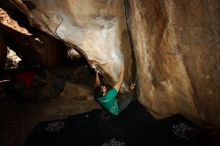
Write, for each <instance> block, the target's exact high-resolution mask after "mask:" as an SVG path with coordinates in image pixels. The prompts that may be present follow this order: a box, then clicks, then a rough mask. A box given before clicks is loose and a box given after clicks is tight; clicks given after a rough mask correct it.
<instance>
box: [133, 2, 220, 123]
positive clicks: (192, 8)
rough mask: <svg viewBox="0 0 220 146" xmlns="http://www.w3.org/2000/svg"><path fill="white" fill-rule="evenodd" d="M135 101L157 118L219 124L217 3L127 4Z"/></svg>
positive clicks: (219, 57)
mask: <svg viewBox="0 0 220 146" xmlns="http://www.w3.org/2000/svg"><path fill="white" fill-rule="evenodd" d="M129 3H130V11H131V12H130V14H131V16H130V21H131V32H132V38H133V44H134V52H135V58H136V64H137V72H138V78H139V82H140V92H139V99H140V101H141V102H142V103H143V104H144V105H146V106H147V107H148V108H149V109H150V110H151V112H152V113H154V115H155V116H157V117H158V118H162V117H164V116H168V115H171V114H173V113H175V112H180V113H182V114H184V115H185V116H187V117H189V118H191V119H192V120H194V121H196V122H209V123H212V124H215V125H220V116H219V113H220V109H219V108H218V105H219V103H220V99H219V91H218V89H220V82H219V81H220V78H219V77H218V73H219V71H220V70H219V69H220V68H219V67H218V64H219V61H220V52H219V49H220V47H219V45H220V39H219V35H220V31H219V30H220V29H219V28H220V27H219V23H220V19H219V12H220V5H219V4H220V3H219V2H217V1H209V0H194V1H190V0H185V1H175V0H166V1H163V0H158V1H155V0H145V1H141V0H138V1H137V0H129Z"/></svg>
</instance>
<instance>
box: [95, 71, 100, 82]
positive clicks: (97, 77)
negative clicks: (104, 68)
mask: <svg viewBox="0 0 220 146" xmlns="http://www.w3.org/2000/svg"><path fill="white" fill-rule="evenodd" d="M95 76H96V79H95V83H96V85H97V86H99V85H100V79H99V73H98V72H97V71H96V75H95Z"/></svg>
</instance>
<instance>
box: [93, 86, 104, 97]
mask: <svg viewBox="0 0 220 146" xmlns="http://www.w3.org/2000/svg"><path fill="white" fill-rule="evenodd" d="M102 95H103V90H102V87H101V86H97V87H95V90H94V97H95V98H96V99H97V98H99V97H102Z"/></svg>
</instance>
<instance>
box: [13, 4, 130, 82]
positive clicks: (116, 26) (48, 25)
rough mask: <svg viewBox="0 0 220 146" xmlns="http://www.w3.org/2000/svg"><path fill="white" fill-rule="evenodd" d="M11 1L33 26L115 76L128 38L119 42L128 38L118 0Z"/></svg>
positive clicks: (128, 55)
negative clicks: (60, 40) (22, 2)
mask: <svg viewBox="0 0 220 146" xmlns="http://www.w3.org/2000/svg"><path fill="white" fill-rule="evenodd" d="M15 3H16V5H17V6H19V8H21V9H22V10H23V11H24V12H25V13H26V14H27V15H28V16H29V18H30V20H31V23H32V24H33V25H34V26H37V27H39V28H40V29H41V30H43V31H45V32H47V33H49V34H51V35H53V36H55V37H57V38H60V39H62V40H64V41H65V42H66V43H67V44H68V45H69V46H70V47H71V46H72V47H75V46H77V47H76V48H78V51H79V52H80V53H82V54H83V55H84V57H86V58H87V59H88V61H89V62H90V64H93V63H95V64H98V65H99V66H100V67H101V68H102V69H103V71H105V73H107V74H106V75H110V77H112V79H113V81H116V80H117V79H118V74H119V73H120V66H121V64H122V63H123V62H124V56H123V54H125V53H126V54H127V55H126V57H128V58H130V54H131V53H130V52H131V50H130V49H129V48H125V47H127V45H126V44H127V43H128V42H122V40H125V41H126V38H128V36H127V34H126V28H125V26H126V25H125V18H124V9H123V1H122V0H120V1H111V0H110V1H109V0H108V1H107V0H65V1H59V0H53V1H51V0H45V1H41V0H33V1H28V3H27V2H26V6H27V7H26V8H25V7H24V5H22V4H21V1H18V0H15ZM24 3H25V1H24ZM123 50H124V51H123ZM125 62H126V64H129V62H130V60H128V61H125ZM109 79H110V78H109Z"/></svg>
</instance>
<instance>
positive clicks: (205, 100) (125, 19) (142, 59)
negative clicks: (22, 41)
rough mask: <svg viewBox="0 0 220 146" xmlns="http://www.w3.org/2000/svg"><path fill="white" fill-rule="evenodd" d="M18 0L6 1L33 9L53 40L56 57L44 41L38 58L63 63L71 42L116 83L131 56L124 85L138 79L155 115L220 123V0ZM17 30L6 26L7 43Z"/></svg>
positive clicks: (37, 26)
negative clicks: (46, 57) (180, 115)
mask: <svg viewBox="0 0 220 146" xmlns="http://www.w3.org/2000/svg"><path fill="white" fill-rule="evenodd" d="M10 2H11V3H10V4H6V2H2V4H0V6H1V5H2V7H3V8H5V9H7V8H8V9H7V10H8V13H10V10H12V9H10V8H11V7H12V6H13V7H14V8H13V9H15V7H16V9H17V11H18V10H19V11H20V12H22V13H21V15H23V16H22V17H23V18H24V17H27V18H25V19H26V20H28V21H27V23H29V24H24V25H25V26H26V28H27V29H28V30H29V31H30V32H32V33H34V32H41V33H42V34H41V35H43V36H44V37H43V38H44V40H46V41H48V42H49V41H50V42H51V43H50V44H52V45H51V46H50V47H48V50H49V51H50V52H49V53H48V52H47V53H48V54H47V56H51V58H52V59H51V62H49V61H46V59H45V55H44V54H45V50H44V49H42V48H41V44H40V43H38V44H37V45H36V44H34V45H33V46H32V48H35V49H34V50H35V51H36V52H32V53H33V56H35V58H33V57H30V59H29V60H31V61H32V62H37V63H41V64H44V65H46V66H48V67H50V66H56V65H57V63H60V62H62V61H63V59H65V58H66V56H65V55H66V54H63V55H62V53H59V52H60V49H63V50H64V49H66V50H68V51H67V52H68V53H67V54H68V55H69V58H71V57H72V58H75V57H77V56H81V57H82V58H84V59H85V60H86V63H88V64H86V65H88V66H90V67H94V66H95V67H97V68H98V69H99V70H100V72H101V74H102V75H103V76H104V77H105V79H106V81H107V82H108V83H109V84H111V85H112V84H114V83H115V82H117V81H118V76H119V74H120V66H121V64H122V63H123V64H125V70H126V71H125V80H124V86H123V87H126V86H127V85H128V84H130V83H132V82H133V81H135V82H136V84H137V87H136V94H137V99H138V101H139V102H140V103H141V104H142V105H143V106H144V107H145V108H146V109H147V110H148V111H149V112H150V113H151V114H152V115H153V116H154V117H155V118H157V119H162V118H166V117H169V116H171V115H174V114H176V113H180V114H182V115H184V116H185V117H187V118H188V119H190V120H192V121H193V122H195V123H197V124H198V125H206V124H208V125H213V126H217V127H219V126H220V116H219V115H220V109H219V108H218V106H219V104H220V98H219V95H220V90H219V89H220V78H219V72H220V67H219V66H218V65H219V63H220V17H219V14H220V1H214V0H194V1H191V0H184V1H176V0H62V1H60V0H53V1H52V0H43V1H42V0H11V1H10ZM3 3H4V4H3ZM7 3H8V2H7ZM8 5H11V7H9V6H8ZM11 13H12V11H11ZM15 19H17V21H18V23H19V20H21V18H18V17H17V18H15ZM20 23H22V22H20ZM4 27H5V26H1V29H2V28H4ZM28 27H30V28H28ZM31 29H34V31H33V30H31ZM11 34H15V32H12V31H9V30H7V29H4V31H3V29H2V30H1V31H0V41H2V42H3V43H1V45H0V46H1V47H2V48H5V44H6V46H7V45H9V43H7V42H8V40H4V38H6V36H7V38H13V39H17V38H16V37H11V36H10V35H11ZM1 36H2V37H1ZM9 36H10V37H9ZM14 36H16V35H14ZM17 36H19V37H20V36H21V35H20V34H18V35H17ZM19 37H18V38H19ZM17 40H19V39H17ZM29 40H30V42H33V41H32V40H31V39H29ZM55 42H56V43H55ZM10 44H11V42H10ZM17 44H19V43H17ZM17 44H16V43H15V44H14V45H17ZM48 44H49V43H48ZM24 48H27V49H28V47H25V46H24ZM39 48H41V49H39ZM61 52H62V51H61ZM2 54H5V51H4V52H1V54H0V55H2ZM2 56H5V55H2ZM27 56H28V55H27ZM2 58H4V57H1V59H2ZM27 58H28V57H27ZM39 58H40V59H39ZM39 60H40V61H39ZM2 62H4V59H2V60H1V63H2ZM3 64H4V63H3ZM0 65H1V64H0ZM1 66H2V65H1ZM90 70H92V68H90ZM93 75H94V74H93ZM93 77H94V76H93ZM69 88H70V86H69ZM64 90H65V89H64ZM70 90H71V88H70Z"/></svg>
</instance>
